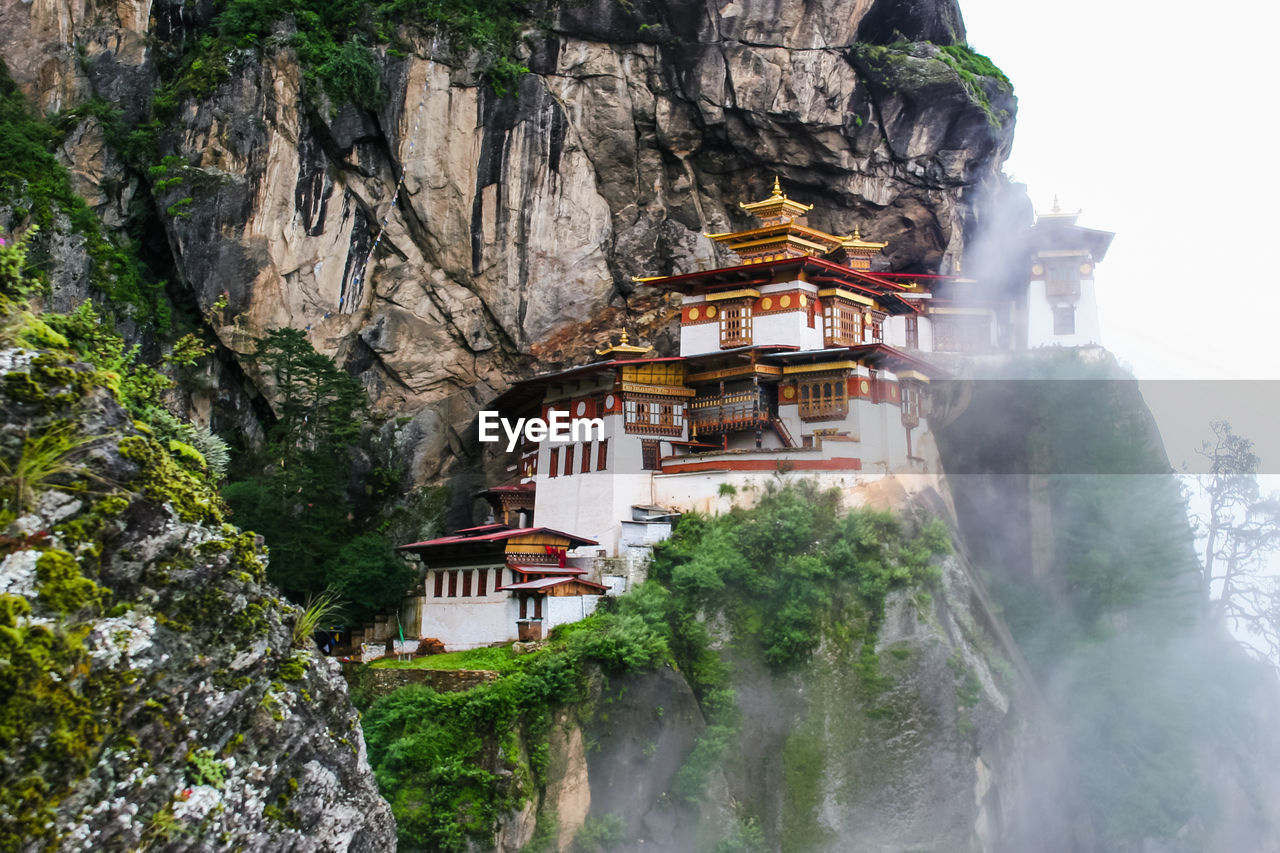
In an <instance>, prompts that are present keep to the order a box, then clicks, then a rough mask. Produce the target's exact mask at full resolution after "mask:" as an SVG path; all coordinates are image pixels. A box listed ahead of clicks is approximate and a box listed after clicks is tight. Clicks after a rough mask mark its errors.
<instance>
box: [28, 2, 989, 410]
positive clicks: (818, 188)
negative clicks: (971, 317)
mask: <svg viewBox="0 0 1280 853" xmlns="http://www.w3.org/2000/svg"><path fill="white" fill-rule="evenodd" d="M72 12H74V14H73V13H72ZM148 12H149V16H150V17H149V18H148V14H147V13H148ZM209 15H210V9H208V8H207V7H205V6H204V5H201V4H197V5H195V6H192V7H187V6H185V5H183V4H174V3H172V2H170V0H162V2H159V3H157V4H155V5H154V6H152V7H150V8H149V10H148V9H145V8H143V7H141V6H139V7H137V8H135V7H134V6H129V5H128V4H125V5H124V6H120V7H118V8H117V7H111V8H106V7H98V6H96V5H93V4H88V5H87V7H86V8H84V9H78V10H61V11H59V9H58V7H53V6H52V5H51V4H50V2H49V0H34V2H32V3H31V4H22V3H19V2H17V0H8V2H6V4H5V7H4V11H3V20H4V22H5V23H6V26H5V27H4V29H5V32H7V33H10V34H11V35H10V39H11V41H12V44H11V45H10V46H11V47H12V48H13V51H12V52H10V51H8V50H6V57H9V56H11V55H12V56H14V57H16V58H15V59H14V60H11V61H10V64H11V66H12V67H13V70H14V74H15V76H16V78H17V79H18V80H19V82H21V83H22V84H23V85H24V86H25V87H26V88H27V90H28V91H29V92H30V94H31V95H32V96H33V98H35V99H36V100H37V101H38V102H39V103H40V104H41V105H42V106H44V107H45V108H46V109H56V108H58V107H62V106H67V105H69V104H71V103H73V102H75V101H76V100H77V99H83V98H84V97H85V96H86V95H87V94H88V93H90V92H93V93H96V94H100V95H103V96H105V97H108V98H111V99H116V98H122V97H123V98H128V99H131V100H132V102H134V103H138V104H142V103H146V102H147V101H148V100H149V98H150V92H151V88H152V86H153V85H154V83H155V80H156V78H157V76H158V75H159V73H160V72H159V71H158V70H157V69H158V68H159V66H160V65H161V64H162V63H160V62H159V61H158V60H157V58H156V56H157V54H156V51H160V50H162V49H163V48H165V45H168V46H169V49H172V48H173V46H175V45H180V44H183V43H185V42H186V41H189V40H191V39H195V38H197V37H198V35H199V33H200V32H201V29H202V28H203V27H207V26H208V22H209ZM60 16H61V17H60ZM148 20H149V21H150V22H151V24H150V28H149V29H148ZM59 22H60V23H59ZM283 26H286V28H287V24H285V25H283ZM404 35H405V36H406V37H407V38H410V45H409V46H411V47H412V50H411V52H408V53H403V54H398V55H393V54H392V53H391V52H386V51H382V50H381V49H380V52H379V57H380V59H381V62H382V67H381V72H382V86H383V89H384V90H385V92H386V93H387V98H386V100H385V105H384V106H383V107H382V108H381V109H379V110H377V111H376V112H367V111H363V110H360V109H357V108H356V107H354V106H351V105H349V104H348V105H342V104H327V103H324V102H323V99H320V101H321V102H320V103H317V99H316V98H315V97H314V92H312V93H311V96H309V97H304V92H303V89H304V84H303V81H302V75H301V72H300V69H299V67H298V64H297V62H296V60H295V57H294V55H293V53H292V51H291V50H290V49H288V48H284V47H265V48H263V49H261V51H244V50H238V51H233V52H232V54H231V55H229V56H228V57H227V58H226V61H227V65H228V68H229V74H228V75H227V77H226V78H225V79H224V80H222V82H221V83H219V84H218V85H217V86H216V88H215V89H214V90H213V91H212V93H211V94H209V95H208V96H205V97H201V98H198V99H197V98H194V97H191V96H190V95H188V96H187V97H186V98H185V100H183V101H182V102H181V103H180V104H179V106H178V111H177V115H176V116H175V118H174V119H173V120H172V121H171V122H169V127H170V128H171V130H172V132H171V133H170V134H169V136H168V137H167V142H166V143H165V146H166V149H167V150H166V151H165V152H164V153H169V154H176V155H178V156H179V157H181V163H182V164H184V166H182V167H177V166H175V167H174V170H173V171H172V174H168V173H167V174H166V175H165V176H164V180H165V181H166V183H165V184H164V185H163V188H161V186H160V185H159V184H156V183H154V182H153V181H154V178H152V177H150V176H140V175H129V174H120V173H118V172H117V170H116V167H115V166H114V165H113V163H112V158H111V156H110V155H109V153H108V152H101V153H95V152H99V151H100V148H99V145H100V142H99V140H100V130H95V128H94V126H93V124H92V122H93V119H91V118H90V119H86V120H85V123H84V125H83V126H82V127H81V128H79V129H78V130H77V131H76V132H75V133H73V135H72V137H71V138H70V139H69V141H68V148H67V151H66V153H67V156H68V159H69V160H74V162H75V167H76V170H77V173H78V181H79V185H80V188H81V189H82V191H84V192H85V193H86V195H87V196H89V197H90V198H91V200H94V201H95V202H96V204H97V208H98V209H99V211H101V212H104V213H108V214H109V212H110V210H111V209H112V207H113V206H114V207H116V208H119V206H120V205H121V204H124V203H126V202H127V198H128V196H129V195H130V194H131V193H139V192H141V193H144V194H145V193H148V192H153V193H154V194H155V196H156V200H157V206H156V210H157V217H158V221H159V223H161V224H162V226H163V228H164V230H165V232H166V234H167V237H168V242H169V245H170V247H171V249H172V253H173V258H174V265H175V268H176V271H177V273H178V276H179V277H180V279H181V280H182V282H183V284H184V286H185V287H186V288H188V289H189V292H190V293H191V294H192V297H193V299H194V301H195V303H196V304H197V305H198V306H199V308H200V310H202V311H203V312H204V313H205V315H206V319H207V321H208V322H209V324H210V326H211V327H212V328H213V329H214V331H215V332H216V334H217V336H218V337H219V338H220V339H221V341H222V342H223V343H224V344H225V345H226V347H227V348H228V352H229V353H230V354H232V357H237V356H239V355H243V354H244V353H246V352H248V351H249V350H250V349H251V348H252V341H253V339H254V338H255V337H256V336H257V335H260V334H261V333H263V332H264V331H265V330H267V329H269V328H272V327H278V326H285V325H288V326H294V327H298V328H305V329H307V330H308V331H309V332H310V335H311V338H312V340H313V342H314V343H315V344H316V346H317V348H318V349H320V350H321V351H324V352H326V353H330V354H335V355H337V356H338V357H339V358H340V359H341V360H342V361H343V362H344V363H345V364H346V365H347V366H348V368H349V369H351V370H352V371H354V372H357V373H359V375H360V376H361V377H362V379H363V380H364V382H365V384H366V386H367V387H368V389H369V391H370V393H371V395H372V396H373V397H374V398H375V400H376V401H377V402H378V405H379V406H380V407H381V408H382V409H383V410H386V411H395V412H398V413H412V412H416V411H418V410H420V409H422V408H423V407H425V406H435V407H443V408H447V409H448V410H449V419H450V422H451V423H459V422H460V423H462V424H465V423H467V421H468V420H469V417H468V413H473V412H474V411H475V410H476V408H477V407H479V406H480V405H482V404H483V403H484V402H485V401H486V400H488V399H490V398H491V397H492V396H493V395H494V394H495V393H497V392H498V391H500V390H501V389H502V388H504V387H505V386H506V385H507V384H508V383H509V382H510V381H511V379H512V378H513V377H517V376H520V375H522V374H524V373H525V372H527V371H528V370H529V369H531V368H547V367H552V366H556V365H559V364H564V363H568V362H571V361H575V360H579V359H581V358H583V357H584V356H585V355H588V354H589V353H590V350H591V348H592V347H595V346H599V345H600V344H601V343H602V342H603V340H604V339H605V337H606V336H607V335H608V334H609V333H610V332H613V331H615V330H616V328H617V327H618V326H621V325H631V326H633V327H639V330H640V332H641V333H642V334H643V335H645V336H646V337H649V338H654V339H656V340H657V342H658V343H659V344H661V343H662V342H663V336H662V329H663V327H664V325H665V324H666V323H667V322H669V320H670V319H671V316H672V312H671V311H670V310H669V308H668V307H667V306H665V303H663V302H662V300H660V299H657V298H656V297H655V296H653V295H650V294H646V293H645V292H644V289H643V288H637V287H636V285H635V284H634V282H633V281H632V277H633V276H643V275H653V274H660V273H669V272H673V271H677V270H690V269H695V268H697V267H699V266H701V265H709V264H719V263H724V262H726V261H727V260H728V259H727V258H722V257H718V256H717V255H716V252H717V251H718V250H717V249H716V248H715V247H714V246H713V244H712V243H711V242H709V241H707V240H705V239H703V238H702V237H701V236H700V235H701V234H703V233H706V232H711V231H720V230H725V229H727V228H729V227H731V226H740V225H742V224H744V220H743V215H742V214H741V212H740V211H738V209H737V203H738V202H739V201H744V200H749V199H751V198H754V197H756V196H762V195H764V194H767V189H766V188H767V186H768V185H769V183H770V182H771V181H772V178H773V176H774V175H775V174H778V175H780V176H781V178H782V180H783V184H784V187H785V188H786V190H787V192H788V193H790V194H791V195H792V196H793V197H796V198H799V199H801V200H804V201H806V202H815V203H816V204H817V206H816V208H815V211H814V214H813V220H814V224H815V225H816V226H818V227H821V228H825V229H827V230H830V231H835V232H848V231H851V230H852V229H853V228H854V227H855V226H858V227H860V229H861V231H862V233H863V234H864V235H870V236H872V237H874V238H875V239H877V240H888V241H889V242H890V249H889V258H890V262H891V263H892V265H893V266H894V267H895V268H898V269H906V270H921V271H926V270H929V271H931V270H934V269H936V268H938V267H939V266H943V267H947V268H953V267H954V265H955V263H956V261H957V260H958V259H959V258H960V256H961V254H962V253H963V251H964V247H965V243H966V239H967V236H968V235H969V234H970V233H972V232H973V231H974V229H975V227H976V224H977V222H978V220H979V218H980V216H981V210H982V205H981V200H982V198H983V197H984V194H985V193H987V192H988V191H989V190H991V189H993V188H995V187H996V186H997V185H998V184H999V182H1000V180H1001V179H1000V178H999V176H998V170H999V166H1000V162H1001V161H1002V159H1003V158H1004V156H1005V155H1006V154H1007V153H1008V149H1009V144H1010V141H1011V135H1012V112H1013V100H1012V96H1011V94H1010V91H1009V89H1008V87H1007V84H1005V83H1003V82H1002V81H1000V80H998V79H996V78H979V79H978V80H977V82H974V80H973V78H972V77H971V76H970V77H965V76H964V74H966V73H967V72H964V71H963V69H958V68H957V67H956V65H955V63H954V62H950V63H948V62H947V61H944V60H945V59H947V57H946V56H941V58H939V57H940V55H939V53H938V49H937V48H936V47H934V46H933V45H931V44H930V42H936V43H937V44H943V45H946V44H952V43H953V42H957V41H962V39H963V25H962V24H961V20H960V14H959V10H958V9H957V8H956V6H955V5H954V3H952V2H949V0H937V2H928V3H923V2H922V3H915V4H909V5H904V4H891V3H888V2H878V3H867V2H858V0H841V2H832V3H827V4H822V5H819V6H814V5H813V4H808V3H801V2H798V0H797V2H783V3H774V2H761V0H735V2H731V3H727V4H723V5H721V6H711V7H708V6H705V5H702V4H697V3H691V2H684V0H680V2H657V1H656V0H642V2H637V3H635V4H631V3H627V4H620V3H616V2H613V0H592V2H588V3H583V4H565V5H564V6H563V7H561V8H559V9H558V10H554V11H553V12H551V13H550V21H549V25H548V26H546V27H545V28H542V29H539V30H538V31H530V32H529V33H528V34H527V37H526V39H525V42H524V43H523V45H522V48H521V49H522V50H523V51H524V57H525V62H526V64H527V65H528V66H529V68H530V69H531V72H530V73H529V74H527V75H525V76H524V77H523V78H521V79H520V81H519V83H518V86H517V87H516V89H515V91H513V92H511V93H509V94H508V95H506V96H505V97H499V96H498V95H496V94H495V93H494V92H493V91H492V90H491V89H489V88H488V87H487V86H486V85H485V84H483V83H482V82H481V80H480V79H479V78H478V77H477V75H476V73H475V70H474V65H473V63H472V59H473V58H471V57H468V56H466V55H460V54H458V53H456V52H454V51H452V50H449V49H447V48H446V47H445V43H446V41H447V40H446V39H443V38H438V39H430V38H417V39H414V38H413V37H412V36H411V34H410V33H409V32H407V31H406V33H404ZM147 37H149V38H151V39H153V40H154V43H155V44H156V45H157V47H155V48H149V47H148V46H147V44H148V42H147V41H146V38H147ZM283 41H284V40H276V43H277V44H279V43H282V42H283ZM860 42H862V43H866V44H868V45H872V46H873V47H874V46H876V45H879V46H878V47H875V52H874V54H872V53H868V52H867V51H866V50H865V49H864V48H863V47H860V46H859V43H860ZM907 42H912V43H913V44H907ZM76 48H79V51H80V53H82V54H83V57H82V58H80V59H79V60H76V59H75V53H76ZM173 179H177V180H173ZM140 182H141V184H147V185H140ZM401 182H402V183H401ZM397 187H399V189H398V190H397ZM187 198H190V199H192V201H191V202H189V203H184V202H183V200H184V199H187ZM384 220H385V227H384V225H383V223H384ZM375 241H376V245H375ZM220 300H221V301H220ZM223 302H225V304H226V307H225V308H221V307H219V306H221V305H222V304H223ZM549 341H558V342H559V343H557V344H552V345H548V342H549ZM224 381H225V380H224ZM441 411H443V409H441Z"/></svg>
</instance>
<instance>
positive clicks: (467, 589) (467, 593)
mask: <svg viewBox="0 0 1280 853" xmlns="http://www.w3.org/2000/svg"><path fill="white" fill-rule="evenodd" d="M462 597H463V598H470V597H471V569H467V570H466V571H464V572H463V573H462Z"/></svg>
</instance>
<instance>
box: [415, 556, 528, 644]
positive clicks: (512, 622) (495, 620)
mask: <svg viewBox="0 0 1280 853" xmlns="http://www.w3.org/2000/svg"><path fill="white" fill-rule="evenodd" d="M503 574H504V575H505V574H506V573H505V572H504V573H503ZM504 580H505V577H504ZM418 606H419V609H420V612H421V614H422V622H421V623H420V626H419V631H418V636H419V637H434V638H435V639H437V640H439V641H440V642H442V643H444V647H445V649H446V650H447V651H451V652H457V651H463V650H466V649H478V648H480V647H481V646H487V645H489V644H490V643H493V642H497V641H499V640H514V639H515V638H516V618H517V617H518V616H519V613H520V611H519V603H518V602H517V601H516V599H514V598H511V597H510V593H506V592H501V593H498V594H497V595H487V596H484V597H481V598H474V597H473V598H433V597H431V587H430V585H429V584H428V587H427V595H426V597H425V598H424V599H423V600H422V601H421V603H420V604H419V605H418ZM408 633H409V630H408V628H407V627H406V629H405V634H406V636H407V635H408Z"/></svg>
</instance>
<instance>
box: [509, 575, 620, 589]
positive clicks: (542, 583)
mask: <svg viewBox="0 0 1280 853" xmlns="http://www.w3.org/2000/svg"><path fill="white" fill-rule="evenodd" d="M566 583H580V584H582V585H583V586H591V587H595V588H596V589H600V590H607V589H608V587H607V586H605V585H604V584H598V583H595V582H594V581H584V580H582V579H581V578H536V579H534V580H531V581H521V582H520V583H512V584H507V585H506V586H500V587H498V589H497V591H498V592H504V591H506V590H509V589H532V590H539V589H551V587H553V586H560V585H561V584H566Z"/></svg>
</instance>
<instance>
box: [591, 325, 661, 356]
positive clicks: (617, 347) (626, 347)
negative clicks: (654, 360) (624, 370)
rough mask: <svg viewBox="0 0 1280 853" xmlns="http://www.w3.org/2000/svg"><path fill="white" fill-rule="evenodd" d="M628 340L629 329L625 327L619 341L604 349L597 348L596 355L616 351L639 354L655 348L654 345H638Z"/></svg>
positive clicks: (610, 353)
mask: <svg viewBox="0 0 1280 853" xmlns="http://www.w3.org/2000/svg"><path fill="white" fill-rule="evenodd" d="M628 340H629V338H628V337H627V330H626V329H623V330H622V334H621V335H620V336H619V339H618V343H616V344H609V345H608V346H607V347H605V348H604V349H598V350H596V355H613V354H614V353H619V352H620V353H626V354H628V355H639V354H641V353H646V352H648V351H649V350H651V349H653V347H652V346H647V347H638V346H635V345H633V344H629V343H627V341H628Z"/></svg>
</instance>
